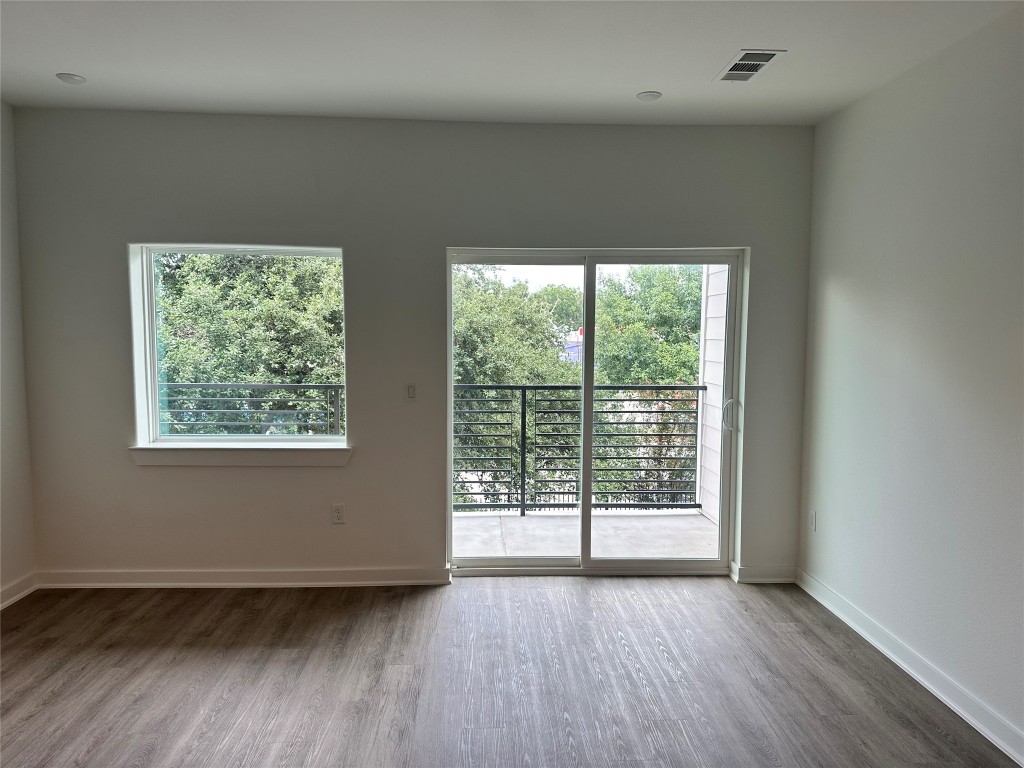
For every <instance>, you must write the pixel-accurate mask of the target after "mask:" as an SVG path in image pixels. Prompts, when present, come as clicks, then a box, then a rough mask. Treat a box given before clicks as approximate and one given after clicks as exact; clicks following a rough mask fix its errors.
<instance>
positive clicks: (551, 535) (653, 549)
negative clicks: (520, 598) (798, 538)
mask: <svg viewBox="0 0 1024 768" xmlns="http://www.w3.org/2000/svg"><path fill="white" fill-rule="evenodd" d="M740 257H741V254H740V253H739V252H737V251H719V250H715V251H699V252H695V251H686V250H667V251H665V250H658V251H600V250H598V251H576V250H568V251H565V250H563V251H507V250H500V249H499V250H492V249H486V250H480V249H472V250H466V249H451V250H450V252H449V258H450V262H451V264H450V272H449V277H450V281H451V283H450V299H451V300H450V305H449V308H450V331H451V355H450V361H449V362H450V372H451V376H450V380H451V392H450V395H451V397H450V419H449V424H450V432H449V435H450V437H449V466H450V477H451V485H450V514H451V517H450V526H449V529H450V554H451V560H452V563H453V566H454V567H456V568H486V567H503V568H539V567H540V568H552V569H567V570H569V571H572V570H573V569H576V570H579V569H594V570H599V569H603V570H610V571H621V572H634V571H640V572H643V571H647V570H650V571H666V570H673V571H680V572H686V571H692V572H697V571H702V570H703V571H707V572H712V571H714V569H724V568H725V567H726V565H727V562H728V561H727V555H728V552H727V546H726V544H727V541H728V536H727V528H728V521H729V515H728V510H729V508H730V500H731V489H732V482H731V478H732V472H731V467H732V452H733V448H732V444H733V439H732V438H733V436H734V434H733V432H732V431H731V430H730V427H731V426H732V425H731V424H730V423H728V422H725V424H724V426H723V405H724V404H726V403H728V401H729V400H730V399H731V398H732V396H733V395H732V391H733V383H732V379H731V376H732V368H733V366H732V364H731V359H732V357H733V356H734V353H735V346H734V344H733V343H732V336H733V335H734V329H735V326H736V323H735V320H734V317H733V315H734V314H735V307H736V301H737V297H736V295H735V294H736V287H737V286H736V285H735V280H734V275H735V274H736V269H737V266H738V264H739V259H740ZM725 410H727V411H730V412H731V411H732V410H734V407H732V406H730V408H729V409H725Z"/></svg>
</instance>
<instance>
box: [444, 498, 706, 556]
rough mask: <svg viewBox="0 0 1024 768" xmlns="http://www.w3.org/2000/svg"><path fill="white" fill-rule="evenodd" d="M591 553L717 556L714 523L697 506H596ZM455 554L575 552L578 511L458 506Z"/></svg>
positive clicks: (599, 554)
mask: <svg viewBox="0 0 1024 768" xmlns="http://www.w3.org/2000/svg"><path fill="white" fill-rule="evenodd" d="M591 549H592V553H593V556H594V557H612V558H637V559H647V558H659V559H663V558H697V559H703V558H711V559H714V558H717V557H718V525H716V524H715V523H713V522H712V521H711V520H709V519H708V518H706V517H705V516H704V515H702V514H700V513H699V512H697V511H692V512H691V511H686V512H679V511H675V510H673V511H666V510H628V509H627V510H595V511H594V514H593V536H592V546H591ZM452 553H453V555H454V556H455V557H495V558H497V557H576V556H578V555H579V553H580V517H579V515H578V514H567V513H565V512H564V511H559V512H554V513H553V512H551V511H548V510H544V511H536V512H534V511H531V512H530V513H528V514H527V515H526V517H520V516H519V515H518V514H509V513H503V514H500V515H499V514H495V513H492V512H491V513H486V514H481V513H465V512H456V513H455V514H454V516H453V523H452Z"/></svg>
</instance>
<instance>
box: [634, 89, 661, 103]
mask: <svg viewBox="0 0 1024 768" xmlns="http://www.w3.org/2000/svg"><path fill="white" fill-rule="evenodd" d="M636 97H637V99H638V100H640V101H657V100H658V99H660V98H661V91H640V93H638V94H637V95H636Z"/></svg>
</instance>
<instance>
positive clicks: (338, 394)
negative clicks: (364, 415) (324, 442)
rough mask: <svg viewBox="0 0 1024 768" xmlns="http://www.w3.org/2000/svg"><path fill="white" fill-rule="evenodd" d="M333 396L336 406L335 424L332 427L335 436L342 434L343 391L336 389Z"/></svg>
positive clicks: (332, 393) (332, 392)
mask: <svg viewBox="0 0 1024 768" xmlns="http://www.w3.org/2000/svg"><path fill="white" fill-rule="evenodd" d="M331 396H332V399H333V401H334V402H333V405H334V423H333V425H332V433H331V434H334V435H340V434H341V390H340V389H338V387H335V388H334V389H332V390H331Z"/></svg>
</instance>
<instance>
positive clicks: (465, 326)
mask: <svg viewBox="0 0 1024 768" xmlns="http://www.w3.org/2000/svg"><path fill="white" fill-rule="evenodd" d="M549 287H553V286H549ZM569 299H570V297H568V296H567V295H565V294H563V293H561V292H559V291H557V290H555V291H549V290H547V289H544V290H542V291H539V292H536V293H531V292H530V289H529V286H528V285H527V284H526V283H523V282H513V283H512V284H511V285H506V284H505V283H504V282H502V280H501V279H500V278H499V277H498V272H497V270H496V269H495V268H493V267H486V266H477V265H460V266H458V267H456V268H455V269H454V270H453V273H452V307H453V327H452V333H453V342H454V343H453V355H452V357H453V361H452V362H453V369H454V371H453V373H454V380H455V383H456V384H578V383H579V381H580V370H579V364H578V363H573V362H569V361H567V360H564V359H562V354H561V353H562V350H563V340H564V338H565V328H566V327H567V326H566V323H567V322H568V320H569V318H571V317H572V308H571V306H570V304H571V302H570V300H569ZM572 322H573V323H576V322H578V321H577V320H575V319H573V320H572Z"/></svg>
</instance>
